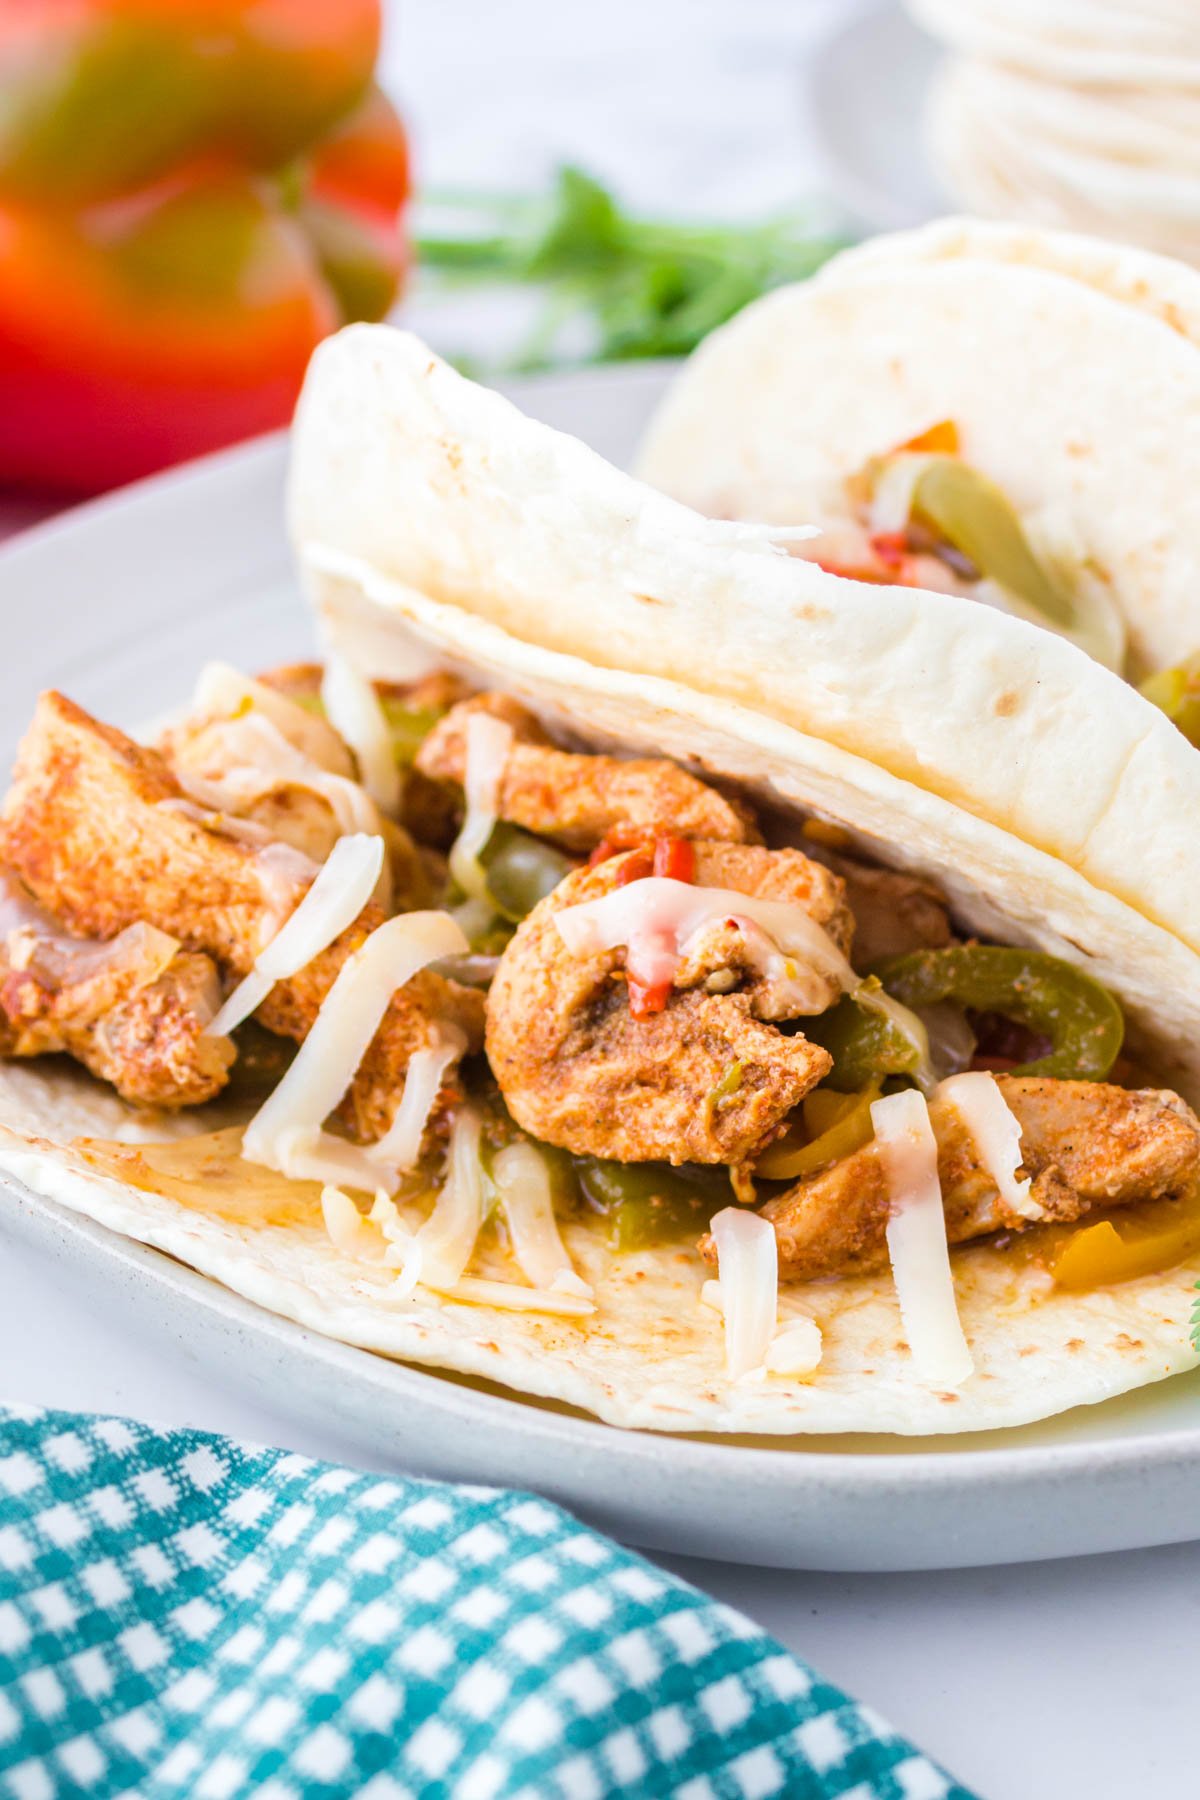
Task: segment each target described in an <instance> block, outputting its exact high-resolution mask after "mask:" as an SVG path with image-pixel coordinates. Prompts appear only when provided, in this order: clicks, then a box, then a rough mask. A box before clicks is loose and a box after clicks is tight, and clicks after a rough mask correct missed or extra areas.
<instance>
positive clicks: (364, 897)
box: [208, 835, 407, 1092]
mask: <svg viewBox="0 0 1200 1800" xmlns="http://www.w3.org/2000/svg"><path fill="white" fill-rule="evenodd" d="M383 856H384V850H383V840H382V838H377V837H363V836H359V835H355V836H353V837H344V838H339V839H338V841H337V843H336V844H335V845H334V846H333V849H332V851H331V852H330V855H329V859H328V861H327V862H325V863H324V864H323V866H322V867H321V868H320V870H318V872H317V878H316V880H315V881H314V882H313V884H312V886H311V887H310V888H309V890H308V892H307V893H306V894H305V895H304V897H303V899H302V900H301V901H300V904H299V905H298V906H297V908H296V910H295V912H294V913H292V915H291V917H290V918H289V919H288V920H287V922H286V924H284V925H283V926H282V927H281V929H280V930H279V931H278V932H277V933H276V935H275V936H274V937H273V938H272V939H271V941H270V943H269V944H267V946H266V947H265V949H262V950H260V951H259V953H258V955H257V956H256V957H255V959H254V967H253V968H252V969H251V971H250V973H249V974H248V975H247V976H246V977H245V979H244V980H243V981H240V982H239V983H238V985H237V987H235V988H234V990H233V992H232V994H230V996H229V998H228V999H227V1000H226V1002H225V1004H224V1006H222V1008H221V1010H220V1012H219V1013H218V1014H217V1016H216V1018H215V1019H214V1020H213V1022H212V1024H211V1025H210V1026H209V1028H208V1029H209V1032H210V1034H211V1035H213V1036H214V1037H220V1036H222V1035H225V1034H227V1033H229V1032H231V1031H234V1030H236V1029H237V1027H238V1026H239V1025H240V1024H242V1022H243V1020H245V1019H248V1018H249V1017H250V1014H251V1013H252V1012H255V1011H257V1009H258V1008H259V1007H260V1006H261V1005H262V1003H263V1001H264V1000H265V999H266V997H267V995H268V994H269V993H270V991H271V989H272V988H273V987H274V986H275V983H276V982H277V981H283V980H286V978H287V977H288V976H289V975H298V974H299V972H300V970H301V969H303V968H306V967H307V966H308V964H309V963H310V962H312V960H313V958H314V957H316V956H319V955H320V954H321V952H322V950H327V949H328V948H329V945H330V944H332V943H333V941H334V939H335V938H339V937H340V936H341V935H342V932H343V931H345V930H347V928H348V927H349V926H351V925H353V923H354V921H355V919H357V917H358V915H359V913H360V912H361V911H362V909H363V907H364V906H365V905H366V904H367V902H368V900H369V899H370V898H371V895H372V894H373V893H374V891H375V884H376V882H377V881H378V880H379V871H380V869H381V868H382V867H383ZM405 1091H406V1092H407V1088H406V1090H405Z"/></svg>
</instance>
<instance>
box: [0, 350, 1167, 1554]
mask: <svg viewBox="0 0 1200 1800" xmlns="http://www.w3.org/2000/svg"><path fill="white" fill-rule="evenodd" d="M662 381H663V375H662V373H661V371H658V370H655V369H652V368H644V367H643V368H637V369H633V370H618V371H608V372H600V373H593V374H584V375H574V376H565V377H564V376H560V377H554V378H548V379H542V380H538V381H532V382H528V383H525V384H522V385H521V386H520V388H519V389H514V397H515V398H517V399H518V400H519V401H520V402H521V404H523V405H524V406H525V407H526V408H527V410H529V411H531V412H533V413H536V414H539V415H540V416H542V417H543V418H546V419H548V420H550V421H551V422H552V423H554V424H556V425H560V426H565V427H569V428H571V429H574V430H575V431H576V432H578V434H579V435H580V436H582V437H585V438H587V439H589V440H590V441H591V442H593V443H594V444H595V445H596V446H597V448H599V449H600V450H602V451H603V452H604V453H605V454H606V455H608V456H611V457H612V458H614V459H615V460H617V461H622V460H628V457H629V454H630V452H631V450H632V447H633V445H634V443H635V441H636V438H637V436H638V434H639V431H640V428H641V425H642V423H643V421H644V419H645V417H646V415H647V413H648V411H649V408H650V407H651V405H652V404H653V402H654V400H655V398H656V396H657V394H658V393H659V392H660V389H661V384H662ZM284 457H285V446H284V443H283V442H282V440H278V439H272V440H266V441H265V442H263V443H261V444H257V445H253V446H251V447H249V448H248V449H244V450H238V451H234V452H232V453H230V454H227V455H224V456H219V457H215V458H212V459H210V460H208V461H206V462H203V463H199V464H196V465H194V466H193V467H192V468H189V469H184V470H182V471H179V472H177V473H174V474H171V475H167V476H164V477H161V478H159V479H158V480H156V481H152V482H147V483H145V484H143V485H141V486H139V487H136V488H132V489H129V490H127V491H126V492H125V493H123V494H119V495H117V496H115V497H114V498H112V499H109V500H104V501H100V502H97V503H95V504H93V505H91V506H88V507H84V508H81V509H80V510H79V511H77V512H76V513H74V514H72V515H70V516H69V517H67V518H65V519H63V520H61V521H59V522H57V523H53V524H50V525H46V526H42V527H40V528H39V529H37V530H36V531H34V532H31V533H29V534H28V535H27V536H26V537H25V538H23V539H20V540H18V541H17V542H15V543H14V544H12V545H11V546H10V547H8V548H7V549H5V550H3V551H0V618H2V619H3V622H4V631H5V650H6V654H5V656H4V658H3V661H2V663H0V706H2V710H0V718H3V720H4V722H5V726H6V728H7V732H8V734H9V739H10V741H9V743H8V746H7V748H8V749H9V750H11V748H12V746H13V740H15V737H16V735H17V733H18V732H19V730H20V727H21V725H22V724H23V722H24V721H25V720H26V719H27V718H28V716H29V713H30V710H31V706H32V701H33V697H34V695H35V693H36V692H37V690H38V689H39V688H41V687H44V686H46V685H48V684H51V683H53V684H56V685H58V686H60V687H63V688H65V689H66V690H67V691H68V692H70V693H71V694H72V695H73V696H74V697H76V698H77V699H78V700H80V701H81V702H82V703H83V704H84V705H85V706H90V707H94V708H95V709H96V710H97V711H98V712H99V713H100V714H101V715H102V716H104V717H109V718H112V719H113V720H115V721H117V722H123V723H127V724H135V723H136V722H137V721H139V720H141V719H144V718H146V717H147V716H148V715H151V714H153V713H156V712H159V711H161V710H163V709H165V708H167V707H169V706H170V705H172V704H174V703H176V702H178V701H180V700H182V699H184V698H185V696H186V694H187V693H188V691H189V689H190V686H191V683H192V679H193V677H194V675H195V672H196V669H197V666H198V665H199V663H200V662H201V661H203V659H204V658H205V657H207V656H212V655H222V656H226V657H232V658H235V659H236V660H237V661H239V662H240V663H242V664H243V665H244V666H247V667H251V668H252V667H254V666H255V665H258V664H266V663H269V662H271V661H272V660H278V659H280V658H283V657H288V656H292V655H296V654H303V653H304V652H305V651H306V650H307V649H308V648H309V645H310V639H309V632H308V624H307V620H306V617H305V614H304V610H303V607H302V605H301V603H300V599H299V595H298V593H297V591H296V588H295V585H294V583H293V579H292V575H291V571H290V567H289V560H288V552H287V546H286V542H285V539H284V533H283V523H282V493H283V473H284ZM2 1221H3V1230H4V1231H6V1232H11V1233H14V1234H18V1235H20V1236H21V1237H23V1238H25V1239H26V1240H29V1241H32V1242H33V1243H35V1244H36V1245H38V1246H40V1247H41V1248H42V1249H43V1250H44V1252H45V1253H46V1254H47V1255H49V1256H52V1257H54V1258H56V1259H57V1260H58V1261H59V1262H60V1263H61V1264H62V1265H63V1266H64V1267H65V1268H67V1269H76V1270H79V1271H86V1273H87V1277H88V1279H89V1280H90V1281H93V1282H100V1281H104V1282H106V1283H109V1284H112V1285H113V1287H115V1288H116V1289H117V1290H118V1291H119V1293H120V1294H121V1296H122V1299H123V1301H124V1302H126V1303H127V1304H128V1306H129V1308H130V1311H131V1312H133V1311H136V1312H138V1313H140V1314H142V1315H143V1316H144V1317H147V1318H150V1319H152V1320H153V1321H154V1322H155V1323H156V1324H157V1325H158V1326H159V1327H160V1328H161V1330H162V1331H163V1333H164V1335H165V1336H169V1337H170V1338H171V1339H173V1340H178V1339H179V1338H181V1337H183V1338H186V1340H187V1342H188V1344H189V1347H191V1346H194V1347H195V1349H196V1350H197V1352H198V1353H201V1354H203V1355H205V1356H206V1357H207V1358H209V1359H210V1360H212V1361H213V1362H214V1363H215V1364H219V1365H220V1366H221V1368H222V1371H223V1378H224V1379H225V1380H226V1381H229V1382H236V1383H239V1384H242V1385H244V1386H245V1387H247V1388H249V1389H251V1390H253V1391H254V1392H255V1393H256V1394H257V1395H258V1396H259V1397H260V1398H265V1399H267V1400H269V1401H270V1402H271V1403H272V1404H273V1405H275V1406H277V1407H279V1408H281V1409H282V1410H284V1411H285V1412H287V1413H289V1414H291V1415H292V1416H293V1417H296V1416H301V1417H305V1418H307V1419H309V1420H310V1421H314V1422H317V1423H323V1424H325V1425H329V1424H331V1423H336V1425H337V1428H338V1431H339V1434H340V1435H342V1436H343V1437H346V1436H350V1437H353V1438H355V1439H356V1440H357V1441H359V1442H361V1444H362V1445H363V1447H364V1450H366V1451H369V1454H370V1458H371V1460H372V1461H374V1462H378V1461H380V1460H381V1459H382V1458H390V1459H392V1460H394V1462H395V1463H396V1465H397V1466H398V1467H404V1468H408V1469H412V1470H415V1471H418V1472H420V1473H425V1474H430V1475H441V1476H451V1477H454V1476H457V1477H462V1478H464V1479H472V1480H477V1481H479V1480H482V1481H494V1482H502V1483H511V1484H513V1485H518V1486H525V1487H533V1488H537V1489H539V1490H540V1491H541V1492H543V1493H546V1494H549V1495H551V1496H552V1497H553V1498H555V1499H557V1500H561V1501H562V1502H564V1503H565V1504H567V1505H569V1506H571V1507H573V1508H574V1509H575V1510H576V1511H577V1512H579V1513H581V1514H583V1515H584V1516H586V1517H588V1518H589V1519H592V1520H593V1521H595V1522H596V1523H598V1524H600V1525H601V1526H603V1527H605V1528H607V1529H609V1530H611V1531H613V1532H615V1533H617V1534H618V1535H620V1536H622V1537H624V1538H626V1539H628V1540H630V1541H632V1542H635V1543H640V1544H644V1545H646V1546H647V1547H649V1548H652V1549H658V1550H668V1551H675V1552H680V1553H682V1552H688V1553H691V1554H695V1555H700V1556H710V1557H721V1558H724V1559H726V1560H735V1561H739V1560H740V1561H745V1562H758V1563H765V1564H771V1565H776V1566H786V1567H802V1568H827V1569H862V1570H869V1569H912V1568H938V1567H942V1568H944V1567H954V1566H960V1565H964V1564H971V1563H988V1562H1006V1561H1023V1560H1026V1559H1029V1558H1036V1557H1050V1556H1064V1555H1070V1554H1075V1553H1079V1552H1084V1551H1093V1550H1112V1549H1123V1548H1132V1547H1134V1546H1142V1545H1148V1544H1158V1543H1169V1542H1177V1541H1179V1540H1181V1539H1184V1538H1187V1537H1191V1536H1194V1535H1195V1534H1196V1529H1197V1523H1198V1521H1200V1504H1198V1502H1197V1495H1198V1494H1200V1372H1198V1373H1197V1375H1196V1376H1188V1377H1182V1378H1180V1379H1177V1380H1175V1381H1172V1382H1169V1383H1164V1384H1162V1385H1161V1386H1159V1387H1157V1388H1151V1389H1147V1390H1145V1391H1143V1392H1142V1393H1141V1394H1140V1395H1133V1396H1130V1397H1129V1398H1127V1399H1124V1400H1121V1401H1115V1402H1111V1403H1109V1404H1106V1405H1104V1406H1098V1407H1094V1408H1090V1409H1081V1410H1079V1411H1077V1412H1075V1413H1072V1414H1070V1415H1068V1416H1065V1417H1063V1418H1060V1419H1056V1420H1051V1421H1048V1422H1047V1423H1045V1424H1043V1425H1040V1426H1034V1427H1029V1428H1026V1429H1023V1430H1020V1431H1010V1432H1004V1433H996V1434H991V1435H987V1436H974V1437H970V1438H959V1439H953V1438H951V1439H936V1440H931V1441H928V1442H925V1441H916V1442H914V1441H913V1440H911V1439H909V1440H893V1439H886V1438H882V1439H881V1438H859V1439H853V1440H849V1439H834V1440H829V1439H825V1440H821V1439H809V1440H797V1442H796V1444H795V1446H794V1447H793V1446H780V1445H779V1443H778V1442H764V1441H762V1440H759V1441H757V1442H743V1443H737V1444H733V1443H730V1442H728V1441H719V1440H714V1439H701V1438H692V1439H679V1438H668V1437H658V1436H651V1435H638V1434H635V1433H623V1432H619V1431H616V1430H613V1429H611V1428H610V1427H608V1426H604V1425H600V1424H597V1423H595V1422H593V1421H592V1420H589V1419H585V1418H581V1417H577V1416H575V1415H572V1414H570V1413H568V1412H566V1411H565V1410H562V1409H556V1408H553V1407H545V1406H536V1405H533V1404H530V1403H528V1402H526V1401H523V1400H520V1399H516V1398H513V1397H510V1396H508V1395H505V1394H501V1393H498V1392H488V1391H484V1390H483V1389H481V1388H479V1387H474V1386H470V1385H468V1384H466V1383H464V1382H460V1381H456V1380H452V1379H449V1378H447V1377H444V1376H440V1375H437V1374H431V1373H428V1372H426V1371H423V1370H418V1369H410V1368H406V1367H401V1366H400V1365H398V1364H395V1363H390V1362H388V1361H386V1360H384V1359H382V1358H379V1357H375V1356H371V1355H368V1354H366V1353H364V1352H362V1351H358V1350H351V1349H348V1348H346V1347H345V1346H343V1345H339V1344H334V1343H331V1342H328V1341H326V1340H324V1339H322V1338H319V1337H317V1336H314V1335H313V1334H311V1333H309V1332H306V1331H303V1330H301V1329H300V1328H299V1327H298V1326H295V1325H292V1324H289V1323H287V1322H286V1321H283V1320H280V1319H277V1318H275V1317H273V1316H272V1315H271V1314H269V1313H266V1312H263V1311H261V1310H259V1309H258V1308H256V1307H254V1306H252V1305H250V1304H248V1303H247V1302H245V1301H242V1300H239V1299H237V1298H236V1297H235V1296H233V1295H231V1294H229V1293H227V1292H226V1291H225V1290H224V1289H222V1288H220V1287H218V1286H217V1285H216V1284H215V1283H213V1282H211V1281H209V1280H207V1279H205V1278H203V1277H201V1276H198V1275H195V1274H193V1273H191V1272H190V1271H188V1270H186V1269H183V1268H181V1267H180V1266H179V1265H178V1264H177V1263H175V1262H173V1261H171V1260H170V1259H168V1258H167V1257H164V1256H162V1255H160V1254H159V1253H157V1252H156V1251H152V1250H147V1249H143V1248H141V1247H140V1246H138V1245H134V1244H129V1243H126V1242H124V1241H123V1240H121V1239H119V1238H117V1237H114V1236H113V1235H112V1234H111V1233H108V1232H106V1231H104V1230H103V1229H102V1228H101V1227H99V1226H95V1225H92V1224H90V1223H86V1222H83V1221H80V1220H78V1219H75V1218H73V1217H71V1216H70V1215H69V1214H67V1213H64V1212H63V1211H61V1210H60V1209H59V1208H57V1207H55V1206H53V1205H51V1204H50V1203H49V1202H46V1201H43V1200H40V1199H35V1198H34V1197H33V1196H32V1195H29V1194H25V1193H23V1192H22V1191H21V1190H18V1189H14V1190H13V1199H12V1202H11V1203H8V1204H6V1205H5V1206H4V1208H3V1214H2Z"/></svg>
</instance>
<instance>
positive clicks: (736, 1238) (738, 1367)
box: [711, 1206, 779, 1381]
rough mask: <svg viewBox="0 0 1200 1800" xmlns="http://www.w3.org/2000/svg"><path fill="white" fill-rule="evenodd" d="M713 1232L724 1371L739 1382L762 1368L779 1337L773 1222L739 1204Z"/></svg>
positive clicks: (721, 1215) (720, 1215) (726, 1212)
mask: <svg viewBox="0 0 1200 1800" xmlns="http://www.w3.org/2000/svg"><path fill="white" fill-rule="evenodd" d="M711 1230H712V1236H713V1242H714V1243H715V1244H716V1247H717V1272H718V1275H719V1277H720V1282H721V1310H722V1312H723V1314H724V1318H725V1367H726V1369H727V1371H728V1374H729V1378H730V1380H731V1381H736V1380H737V1379H738V1377H739V1376H741V1375H748V1374H749V1373H750V1371H751V1370H752V1369H758V1368H761V1367H762V1362H763V1358H764V1357H765V1356H766V1353H767V1346H768V1345H769V1344H770V1342H771V1339H772V1338H773V1337H774V1335H775V1323H776V1307H777V1303H778V1298H779V1250H778V1246H777V1245H776V1241H775V1231H774V1227H773V1226H772V1225H771V1223H770V1221H769V1220H767V1219H761V1218H759V1216H758V1214H757V1213H752V1212H747V1211H746V1210H745V1209H744V1208H742V1207H740V1206H727V1207H725V1208H724V1209H723V1211H721V1212H719V1213H718V1214H717V1215H716V1217H715V1218H714V1219H713V1222H712V1226H711Z"/></svg>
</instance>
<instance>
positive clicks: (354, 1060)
mask: <svg viewBox="0 0 1200 1800" xmlns="http://www.w3.org/2000/svg"><path fill="white" fill-rule="evenodd" d="M466 948H467V942H466V939H465V938H464V937H463V934H462V932H461V931H460V930H459V928H458V926H457V925H456V924H455V923H454V920H453V919H452V918H450V916H449V914H448V913H442V912H416V913H405V914H402V915H401V917H399V918H397V919H388V920H387V921H386V922H385V923H384V924H382V925H380V926H379V928H378V929H377V930H376V931H373V932H372V933H371V935H370V937H369V938H368V939H367V941H366V943H365V944H363V946H362V947H361V949H359V950H356V951H355V953H354V955H353V956H351V957H350V958H349V959H348V960H347V961H346V963H345V964H344V965H343V967H342V968H341V970H340V971H339V973H338V978H337V980H336V981H335V982H334V984H333V986H332V987H331V988H330V990H329V992H328V994H327V995H326V996H325V1000H324V1003H323V1005H322V1007H321V1010H320V1012H319V1013H318V1014H317V1017H316V1019H315V1021H314V1023H313V1027H312V1030H311V1031H310V1032H309V1034H308V1036H307V1037H306V1038H305V1040H304V1042H303V1044H302V1045H301V1046H300V1052H299V1055H298V1056H297V1057H296V1060H295V1062H294V1063H293V1064H292V1066H291V1068H290V1069H289V1070H288V1071H287V1074H286V1075H285V1076H284V1077H283V1080H282V1081H281V1082H280V1083H279V1086H278V1087H277V1088H276V1089H275V1091H274V1093H273V1094H271V1096H270V1098H269V1099H268V1100H267V1101H266V1103H265V1105H264V1106H263V1107H262V1108H261V1109H260V1110H259V1112H258V1113H256V1114H255V1116H254V1118H253V1119H252V1120H251V1121H250V1123H249V1125H248V1126H247V1127H246V1131H245V1135H244V1138H243V1142H242V1154H243V1156H245V1157H246V1159H247V1160H248V1161H249V1162H257V1163H262V1164H264V1165H265V1166H266V1167H267V1168H269V1169H276V1170H278V1171H279V1173H280V1174H281V1175H289V1176H291V1177H293V1178H294V1179H295V1180H297V1181H322V1182H333V1183H345V1184H346V1185H349V1186H352V1187H358V1188H362V1189H364V1190H365V1191H366V1192H368V1193H372V1192H374V1190H375V1189H376V1188H378V1187H385V1188H386V1189H387V1191H389V1192H391V1191H394V1189H395V1186H396V1184H397V1181H398V1178H399V1173H400V1171H399V1170H391V1169H385V1168H384V1167H383V1165H382V1164H381V1162H380V1161H379V1160H378V1159H373V1158H372V1157H371V1155H370V1153H369V1151H366V1150H362V1149H359V1148H357V1147H356V1146H355V1145H353V1144H348V1143H346V1142H344V1141H343V1140H342V1139H341V1138H338V1137H334V1136H333V1135H332V1133H330V1132H327V1131H325V1130H324V1129H323V1123H324V1121H325V1119H327V1118H328V1117H329V1114H330V1113H331V1112H332V1111H333V1109H334V1107H335V1106H336V1105H337V1103H338V1101H339V1100H340V1099H341V1098H342V1095H343V1094H344V1093H345V1092H346V1089H347V1088H348V1087H349V1086H350V1083H351V1082H352V1081H353V1079H354V1075H355V1071H356V1070H357V1068H358V1065H359V1064H360V1063H361V1061H362V1059H363V1057H364V1056H365V1054H366V1051H367V1048H368V1046H369V1044H370V1042H371V1039H372V1038H373V1037H374V1036H375V1033H376V1031H377V1030H378V1029H379V1025H380V1021H381V1020H382V1018H383V1015H384V1013H385V1012H386V1011H387V1009H388V1006H389V1004H390V1003H391V998H392V995H393V994H394V993H395V992H396V990H397V989H398V988H402V987H403V986H404V984H405V982H406V981H409V980H410V979H411V978H412V976H414V975H415V974H416V972H417V970H418V969H423V968H425V967H426V965H427V964H429V963H431V962H437V961H438V960H439V958H441V957H443V956H457V955H461V954H462V952H463V951H464V950H465V949H466Z"/></svg>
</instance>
